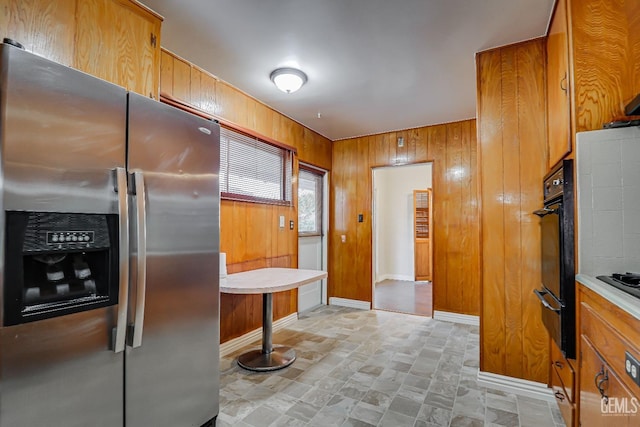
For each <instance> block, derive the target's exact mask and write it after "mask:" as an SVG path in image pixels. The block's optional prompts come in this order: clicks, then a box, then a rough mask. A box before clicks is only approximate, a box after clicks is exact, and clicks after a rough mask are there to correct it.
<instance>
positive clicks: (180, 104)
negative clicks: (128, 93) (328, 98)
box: [160, 92, 298, 206]
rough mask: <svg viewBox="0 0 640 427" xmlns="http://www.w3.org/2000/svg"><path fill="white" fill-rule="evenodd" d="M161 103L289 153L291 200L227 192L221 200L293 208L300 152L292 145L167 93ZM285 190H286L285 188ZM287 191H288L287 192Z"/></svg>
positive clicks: (162, 95) (221, 193)
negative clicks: (297, 157)
mask: <svg viewBox="0 0 640 427" xmlns="http://www.w3.org/2000/svg"><path fill="white" fill-rule="evenodd" d="M160 101H162V102H164V103H165V104H168V105H171V106H173V107H176V108H178V109H180V110H183V111H186V112H188V113H191V114H195V115H196V116H200V117H202V118H204V119H208V120H215V121H217V122H218V123H219V124H220V127H225V128H227V129H229V130H231V131H234V132H237V133H240V134H243V135H245V136H247V137H249V138H255V139H257V140H259V141H261V142H263V143H265V144H268V145H271V146H274V147H277V148H280V149H282V150H284V151H285V152H288V153H289V157H290V158H289V159H285V161H290V162H291V178H292V179H291V181H292V182H291V200H275V199H266V198H262V197H255V196H246V195H242V194H235V193H227V192H220V200H221V201H222V200H230V201H236V202H247V203H260V204H265V205H278V206H293V199H294V197H297V195H295V196H294V195H293V192H294V184H293V179H294V173H295V157H296V156H297V155H298V150H297V149H296V148H295V147H292V146H290V145H287V144H283V143H282V142H279V141H276V140H275V139H272V138H269V137H268V136H264V135H261V134H259V133H258V132H255V131H253V130H251V129H248V128H245V127H243V126H240V125H238V124H236V123H233V122H231V121H229V120H225V119H223V118H220V117H219V116H217V115H215V114H210V113H207V112H206V111H203V110H201V109H199V108H197V107H194V106H192V105H190V104H188V103H186V102H184V101H182V100H180V99H178V98H175V97H173V96H171V95H169V94H167V93H165V92H162V93H160ZM283 174H286V172H285V171H283ZM282 178H283V182H285V183H286V176H283V177H282ZM283 190H284V188H283ZM285 191H286V190H285Z"/></svg>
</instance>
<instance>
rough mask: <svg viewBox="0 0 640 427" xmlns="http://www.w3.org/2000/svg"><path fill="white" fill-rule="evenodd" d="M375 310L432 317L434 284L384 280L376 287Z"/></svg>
mask: <svg viewBox="0 0 640 427" xmlns="http://www.w3.org/2000/svg"><path fill="white" fill-rule="evenodd" d="M373 302H374V308H375V309H376V310H385V311H395V312H398V313H406V314H415V315H418V316H427V317H432V315H433V284H432V283H431V282H410V281H404V280H383V281H382V282H380V283H376V285H375V295H374V299H373Z"/></svg>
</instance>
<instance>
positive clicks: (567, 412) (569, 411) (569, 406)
mask: <svg viewBox="0 0 640 427" xmlns="http://www.w3.org/2000/svg"><path fill="white" fill-rule="evenodd" d="M551 377H552V378H551V384H552V386H551V388H552V390H553V394H554V396H555V397H556V403H557V404H558V408H559V409H560V413H561V414H562V419H563V420H564V422H565V424H566V425H567V426H569V427H571V426H573V417H574V416H575V411H576V405H574V404H573V403H572V401H571V400H570V399H569V397H568V396H567V394H566V391H565V388H564V387H563V386H562V382H561V380H560V377H559V376H558V371H557V370H556V369H552V370H551Z"/></svg>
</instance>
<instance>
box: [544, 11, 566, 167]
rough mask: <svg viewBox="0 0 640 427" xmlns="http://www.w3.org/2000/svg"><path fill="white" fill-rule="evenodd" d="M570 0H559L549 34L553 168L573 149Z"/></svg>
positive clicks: (549, 127)
mask: <svg viewBox="0 0 640 427" xmlns="http://www.w3.org/2000/svg"><path fill="white" fill-rule="evenodd" d="M567 28H568V26H567V4H566V0H558V2H557V3H556V8H555V12H554V14H553V19H552V21H551V26H550V27H549V36H548V37H547V44H546V49H547V123H548V127H547V144H548V151H549V156H548V160H549V164H548V167H549V169H551V168H552V167H553V166H554V165H555V164H556V163H558V162H559V161H560V160H562V159H563V158H564V157H565V156H566V155H567V154H568V153H570V152H571V130H570V129H571V108H570V105H571V100H570V97H569V84H570V78H569V76H570V73H569V44H568V43H569V39H568V31H567Z"/></svg>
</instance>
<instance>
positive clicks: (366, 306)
mask: <svg viewBox="0 0 640 427" xmlns="http://www.w3.org/2000/svg"><path fill="white" fill-rule="evenodd" d="M329 305H339V306H341V307H349V308H357V309H358V310H371V303H370V302H368V301H358V300H356V299H347V298H337V297H331V298H329Z"/></svg>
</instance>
